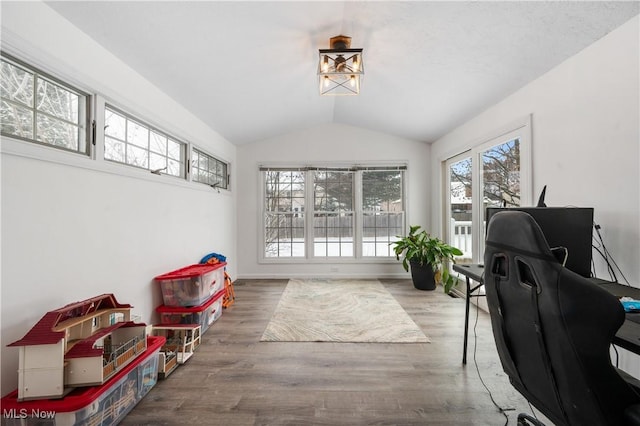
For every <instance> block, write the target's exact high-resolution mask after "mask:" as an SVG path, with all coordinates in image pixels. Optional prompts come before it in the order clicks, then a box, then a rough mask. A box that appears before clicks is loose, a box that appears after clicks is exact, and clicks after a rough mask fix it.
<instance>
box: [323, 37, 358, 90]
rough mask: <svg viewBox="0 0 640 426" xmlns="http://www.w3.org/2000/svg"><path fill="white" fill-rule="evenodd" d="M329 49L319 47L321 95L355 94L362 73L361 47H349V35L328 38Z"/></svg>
mask: <svg viewBox="0 0 640 426" xmlns="http://www.w3.org/2000/svg"><path fill="white" fill-rule="evenodd" d="M329 46H330V49H320V50H319V54H320V59H319V63H318V80H319V87H320V94H321V95H357V94H358V93H360V80H361V77H362V76H363V75H364V66H363V63H362V49H351V37H347V36H343V35H339V36H336V37H331V39H329Z"/></svg>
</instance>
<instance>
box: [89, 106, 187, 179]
mask: <svg viewBox="0 0 640 426" xmlns="http://www.w3.org/2000/svg"><path fill="white" fill-rule="evenodd" d="M109 111H111V112H112V113H115V114H117V115H120V116H122V117H123V118H124V119H125V124H124V132H125V134H124V139H120V138H116V137H114V136H111V135H108V134H107V127H108V124H107V113H108V112H109ZM101 112H103V114H102V115H103V118H102V119H103V127H104V129H103V132H102V133H103V134H102V160H104V161H105V162H109V163H114V164H119V165H123V166H129V167H133V168H137V169H140V170H147V171H149V172H150V173H153V174H161V175H164V176H170V177H174V178H178V179H182V180H186V179H187V163H188V160H189V159H188V155H187V153H188V152H189V143H187V142H185V141H183V140H182V139H180V138H177V137H174V136H173V135H171V134H170V133H169V132H166V131H164V130H162V129H160V128H158V127H157V126H154V125H153V124H151V123H149V122H148V121H145V120H142V119H140V118H139V117H137V116H136V115H134V114H131V113H128V112H126V111H124V110H123V109H121V108H118V107H116V106H114V105H113V104H111V103H109V102H105V103H104V108H103V109H102V111H101ZM130 122H132V123H135V124H136V125H138V126H140V127H143V128H145V129H146V130H147V144H146V145H147V146H146V148H145V147H142V146H140V145H138V144H135V143H132V142H130V141H129V138H128V134H127V132H128V131H129V130H128V129H129V123H130ZM152 133H155V134H158V135H160V136H163V137H164V138H166V141H167V144H168V143H169V142H170V141H173V142H175V143H177V144H179V146H180V156H181V158H180V160H179V167H180V174H179V175H174V174H171V173H167V167H168V166H165V167H164V168H159V169H152V168H151V154H156V155H160V154H159V153H157V152H155V151H153V150H152V149H151V134H152ZM107 138H110V139H113V140H116V141H118V142H120V143H123V144H124V147H125V153H124V155H125V161H118V160H114V159H110V158H107V149H106V145H107ZM130 145H131V146H133V147H135V148H138V149H144V150H145V151H146V153H147V167H143V166H139V165H136V164H131V163H128V162H127V157H126V155H127V154H126V153H127V148H128V147H129V146H130ZM167 149H168V148H167ZM162 157H163V158H164V159H165V164H168V162H169V160H173V161H176V160H175V159H173V158H171V157H169V154H168V153H167V154H166V155H162Z"/></svg>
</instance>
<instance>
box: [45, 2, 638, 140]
mask: <svg viewBox="0 0 640 426" xmlns="http://www.w3.org/2000/svg"><path fill="white" fill-rule="evenodd" d="M48 4H49V6H50V7H52V8H53V9H54V10H56V11H57V12H58V13H60V14H61V15H63V16H64V17H65V18H66V19H68V20H69V21H70V22H72V23H73V24H74V25H76V26H77V27H79V28H80V29H81V30H82V31H84V32H85V33H87V34H88V35H89V36H91V37H92V38H93V39H95V40H96V41H97V42H98V43H100V44H101V45H103V46H104V47H105V48H106V49H108V50H109V51H111V52H112V53H113V54H114V55H116V56H118V57H119V58H121V59H122V60H123V61H125V62H126V63H127V64H129V65H130V66H131V67H132V68H133V69H135V70H136V71H137V72H139V73H140V74H141V75H142V76H144V77H145V78H147V79H148V80H149V81H151V82H152V83H154V84H155V85H156V86H157V87H159V88H160V89H161V90H162V91H164V92H165V93H167V94H168V95H170V96H171V97H172V98H174V99H175V100H176V101H177V102H179V103H180V104H182V105H183V106H185V107H186V108H187V109H188V110H190V111H191V112H193V114H195V115H196V116H198V117H199V118H200V119H202V120H203V121H204V122H205V123H207V124H208V125H209V126H210V127H211V128H212V129H214V130H216V131H217V132H218V133H220V134H221V135H222V136H223V137H225V138H226V139H228V140H229V141H230V142H231V143H233V144H236V145H239V144H244V143H248V142H253V141H259V140H262V139H265V138H268V137H272V136H275V135H278V134H283V133H288V132H291V131H296V130H301V129H304V128H307V127H311V126H316V125H320V124H325V123H330V122H334V123H342V124H348V125H352V126H357V127H362V128H367V129H371V130H375V131H379V132H383V133H388V134H392V135H397V136H401V137H405V138H408V139H413V140H417V141H424V142H433V141H434V140H436V139H437V138H438V137H440V136H442V135H444V134H446V133H447V132H449V131H450V130H452V129H453V128H455V127H456V126H457V125H460V124H461V123H463V122H464V121H466V120H467V119H469V118H471V117H473V116H474V115H476V114H478V113H480V112H481V111H483V110H484V109H486V108H488V107H489V106H491V105H492V104H494V103H495V102H497V101H499V100H500V99H503V98H504V97H505V96H507V95H509V94H510V93H512V92H514V91H515V90H517V89H518V88H520V87H522V86H524V85H526V84H527V83H528V82H530V81H532V80H534V79H535V78H537V77H539V76H540V75H542V74H544V73H545V72H546V71H548V70H550V69H552V68H553V67H555V66H556V65H558V64H559V63H561V62H562V61H564V60H565V59H567V58H569V57H570V56H572V55H574V54H576V53H577V52H579V51H580V50H582V49H584V48H585V47H586V46H588V45H589V44H591V43H593V42H594V41H596V40H597V39H599V38H601V37H603V36H604V35H605V34H607V33H608V32H610V31H611V30H613V29H615V28H616V27H618V26H620V25H621V24H623V23H624V22H626V21H628V20H629V19H631V18H632V17H633V16H635V15H637V14H638V13H639V7H640V4H639V3H638V2H636V1H630V2H629V1H623V2H604V1H595V2H584V1H576V2H569V1H555V2H540V1H533V2H521V1H517V2H506V1H497V2H485V1H478V2H460V1H453V2H445V1H411V2H406V1H367V2H357V1H346V2H337V1H314V2H300V1H291V2H287V1H259V2H245V1H237V2H236V1H188V2H187V1H180V2H168V1H157V2H148V1H142V2H136V1H113V2H109V1H107V2H102V1H101V2H96V1H69V2H64V1H54V2H48ZM339 34H344V35H347V36H350V37H352V47H362V48H363V49H364V67H365V76H364V79H363V83H362V91H361V94H360V95H358V96H340V97H325V96H320V95H319V93H318V77H317V67H318V49H321V48H328V47H329V45H328V44H329V38H330V37H333V36H336V35H339Z"/></svg>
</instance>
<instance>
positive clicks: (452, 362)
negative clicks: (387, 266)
mask: <svg viewBox="0 0 640 426" xmlns="http://www.w3.org/2000/svg"><path fill="white" fill-rule="evenodd" d="M381 281H382V283H383V284H384V285H385V287H386V288H387V289H388V290H389V291H390V293H391V294H392V295H393V296H394V297H395V298H396V299H397V300H398V302H399V303H400V304H401V305H402V307H403V308H404V309H405V310H406V311H407V313H409V315H410V316H411V318H412V319H413V320H414V321H415V322H416V324H418V326H420V328H422V330H423V331H424V332H425V334H426V335H427V336H429V337H430V338H431V343H411V344H380V343H315V342H310V343H295V342H294V343H283V342H260V341H259V340H260V337H261V335H262V332H263V331H264V329H265V327H266V325H267V323H268V322H269V319H270V317H271V314H272V313H273V311H274V310H275V307H276V305H277V303H278V300H279V298H280V295H281V294H282V291H283V290H284V288H285V286H286V282H287V281H286V280H241V281H238V282H236V283H235V285H234V287H235V291H236V303H235V304H234V305H233V306H232V307H231V308H229V309H227V310H225V311H224V313H223V315H222V317H221V318H220V319H219V320H218V321H217V322H216V323H214V324H213V325H212V326H211V328H209V330H208V331H207V332H206V333H205V334H204V335H203V337H202V344H201V345H200V347H199V348H198V349H197V351H196V353H195V354H194V355H193V357H191V359H190V360H189V361H188V362H187V363H186V364H185V365H183V366H181V367H179V368H178V369H177V370H175V371H174V372H173V373H172V374H171V375H170V376H169V377H168V378H167V379H165V380H163V381H159V382H158V384H157V385H156V386H155V387H154V388H153V389H152V390H151V391H150V392H149V394H147V396H146V397H145V398H143V399H142V401H140V402H139V403H138V405H137V406H136V407H135V408H134V409H133V410H132V411H131V413H129V415H128V416H127V417H126V418H125V419H124V421H123V422H122V423H121V424H122V425H197V424H201V425H504V424H506V418H505V416H504V415H503V414H502V413H500V412H499V411H498V409H497V408H496V407H495V406H494V405H493V403H492V402H491V399H490V397H489V394H488V392H487V390H485V388H484V387H483V385H482V383H481V381H480V378H479V376H478V372H477V371H476V367H475V364H474V358H475V359H476V361H477V364H478V367H479V370H480V372H481V374H482V379H483V380H484V382H485V383H486V385H487V387H488V388H489V389H490V391H491V393H492V394H493V398H494V399H495V401H496V402H497V403H498V404H499V405H500V406H501V407H503V408H512V409H513V411H507V412H506V414H507V416H508V418H509V424H512V425H515V424H516V420H515V419H516V416H517V413H519V412H528V413H530V412H531V409H530V407H529V405H528V404H527V402H526V400H525V399H524V398H523V397H522V396H521V395H520V394H519V393H517V392H516V391H515V390H514V389H513V387H512V386H511V385H510V384H509V381H508V379H507V377H506V376H505V374H504V373H503V372H502V368H501V366H500V362H499V360H498V356H497V353H496V350H495V346H494V343H493V336H492V335H491V326H490V321H489V317H488V315H487V314H486V313H484V312H482V311H480V313H479V314H478V318H477V319H478V321H477V347H475V345H474V341H475V340H476V339H474V322H475V320H476V309H475V307H473V306H472V309H471V321H470V338H469V353H468V358H467V359H468V364H467V365H466V366H464V365H462V341H463V333H464V328H463V327H464V300H463V299H456V298H452V297H449V296H446V295H444V294H443V293H442V291H441V289H440V288H438V289H437V290H435V291H430V292H425V291H420V290H416V289H414V288H413V285H412V284H411V282H410V281H407V280H381ZM336 297H340V295H339V294H336ZM474 348H475V356H474ZM538 417H539V418H541V420H543V421H545V422H546V419H544V418H543V417H542V416H540V415H539V414H538ZM546 423H547V424H548V425H551V423H550V422H546Z"/></svg>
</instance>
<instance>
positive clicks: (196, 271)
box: [155, 262, 227, 281]
mask: <svg viewBox="0 0 640 426" xmlns="http://www.w3.org/2000/svg"><path fill="white" fill-rule="evenodd" d="M226 264H227V262H220V263H215V264H207V263H197V264H195V265H189V266H185V267H184V268H180V269H176V270H175V271H171V272H167V273H166V274H162V275H158V276H157V277H155V280H156V281H166V280H179V279H185V278H193V277H199V276H200V275H204V274H206V273H207V272H211V271H215V270H216V269H218V268H221V267H223V266H225V265H226Z"/></svg>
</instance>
